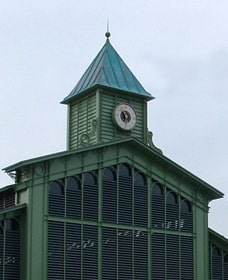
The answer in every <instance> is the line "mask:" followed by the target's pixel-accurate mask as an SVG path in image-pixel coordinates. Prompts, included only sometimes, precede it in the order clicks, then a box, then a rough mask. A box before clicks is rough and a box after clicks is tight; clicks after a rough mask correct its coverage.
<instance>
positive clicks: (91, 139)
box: [68, 89, 148, 149]
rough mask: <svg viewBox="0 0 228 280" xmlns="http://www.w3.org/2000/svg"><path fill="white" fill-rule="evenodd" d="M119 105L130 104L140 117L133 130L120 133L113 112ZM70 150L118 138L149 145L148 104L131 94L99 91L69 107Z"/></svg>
mask: <svg viewBox="0 0 228 280" xmlns="http://www.w3.org/2000/svg"><path fill="white" fill-rule="evenodd" d="M119 103H128V104H131V105H132V106H133V107H134V109H135V111H136V114H137V123H136V126H135V127H134V129H133V130H132V131H123V130H119V129H118V127H117V126H116V125H115V122H114V120H113V110H114V108H115V107H116V105H118V104H119ZM68 118H69V119H68V122H69V125H68V130H69V132H68V148H69V149H75V148H79V147H83V146H88V145H94V144H98V143H104V142H107V141H110V140H114V139H115V138H122V137H129V136H131V137H135V138H137V139H139V140H141V141H143V142H145V143H146V144H147V140H148V139H147V131H148V130H147V103H146V101H145V100H144V99H140V98H136V97H134V98H132V96H131V95H129V94H124V95H123V94H122V95H121V94H120V93H117V92H113V91H110V90H109V91H108V90H101V89H98V90H96V91H94V92H92V93H90V94H88V95H86V96H83V97H82V98H79V99H77V100H75V101H74V102H73V103H72V104H70V105H69V117H68Z"/></svg>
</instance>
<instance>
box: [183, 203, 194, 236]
mask: <svg viewBox="0 0 228 280" xmlns="http://www.w3.org/2000/svg"><path fill="white" fill-rule="evenodd" d="M180 230H181V231H184V232H187V231H188V232H192V230H193V215H192V205H191V203H190V201H188V200H187V199H182V200H181V216H180Z"/></svg>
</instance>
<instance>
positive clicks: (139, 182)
mask: <svg viewBox="0 0 228 280" xmlns="http://www.w3.org/2000/svg"><path fill="white" fill-rule="evenodd" d="M135 185H136V186H146V176H145V175H144V174H143V173H141V172H137V173H135Z"/></svg>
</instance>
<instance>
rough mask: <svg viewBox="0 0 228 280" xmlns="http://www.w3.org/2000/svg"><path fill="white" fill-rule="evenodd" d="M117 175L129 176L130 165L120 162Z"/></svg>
mask: <svg viewBox="0 0 228 280" xmlns="http://www.w3.org/2000/svg"><path fill="white" fill-rule="evenodd" d="M119 176H121V177H131V167H130V166H129V165H128V164H121V165H120V167H119Z"/></svg>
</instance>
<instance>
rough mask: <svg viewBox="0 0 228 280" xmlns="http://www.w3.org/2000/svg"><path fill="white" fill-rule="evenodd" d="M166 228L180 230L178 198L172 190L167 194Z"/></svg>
mask: <svg viewBox="0 0 228 280" xmlns="http://www.w3.org/2000/svg"><path fill="white" fill-rule="evenodd" d="M166 229H169V230H179V204H178V198H177V195H176V194H175V193H174V192H172V191H167V196H166Z"/></svg>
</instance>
